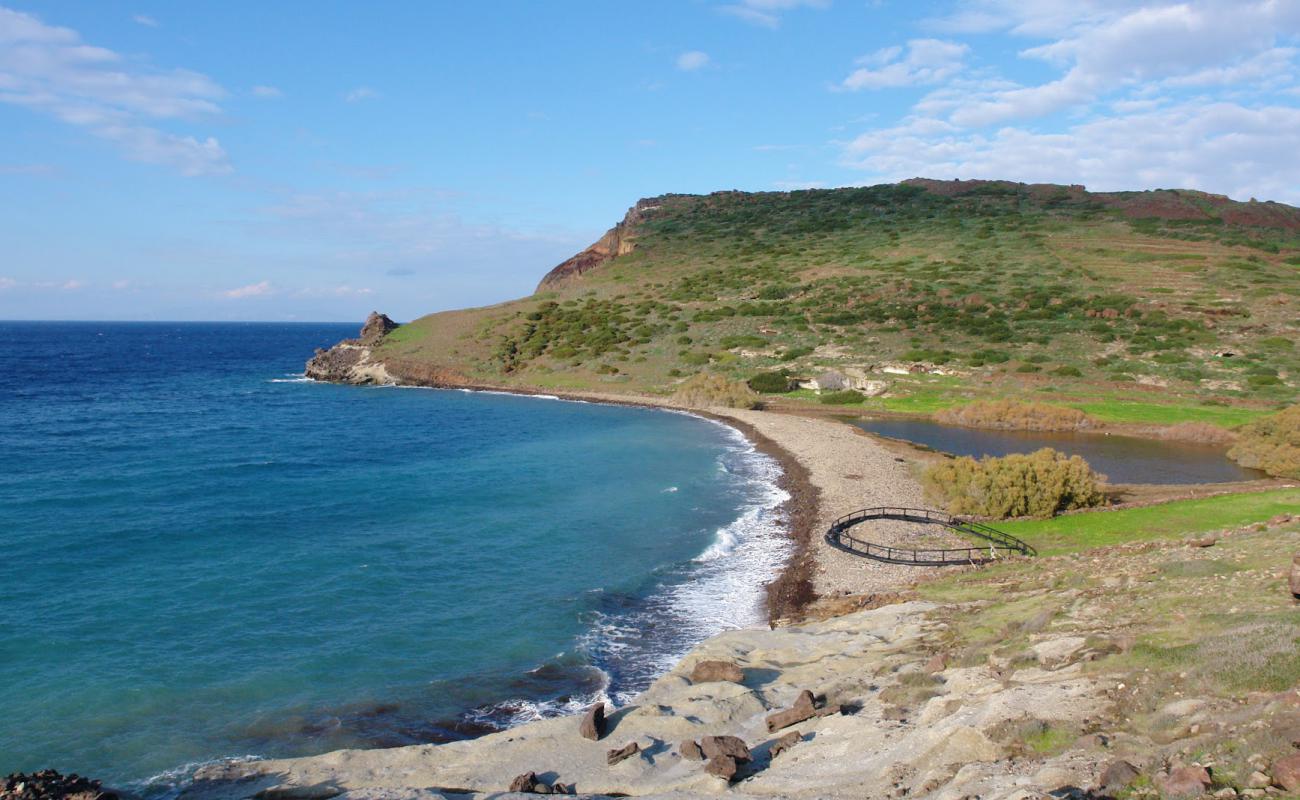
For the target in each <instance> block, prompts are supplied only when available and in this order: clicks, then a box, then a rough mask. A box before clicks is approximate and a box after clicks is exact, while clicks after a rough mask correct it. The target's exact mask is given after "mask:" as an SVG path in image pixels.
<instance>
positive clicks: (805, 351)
mask: <svg viewBox="0 0 1300 800" xmlns="http://www.w3.org/2000/svg"><path fill="white" fill-rule="evenodd" d="M812 351H813V349H812V348H811V347H791V348H790V349H789V350H786V351H785V352H784V353H782V354H781V360H782V361H794V360H795V359H796V358H803V357H804V356H806V355H811V354H812Z"/></svg>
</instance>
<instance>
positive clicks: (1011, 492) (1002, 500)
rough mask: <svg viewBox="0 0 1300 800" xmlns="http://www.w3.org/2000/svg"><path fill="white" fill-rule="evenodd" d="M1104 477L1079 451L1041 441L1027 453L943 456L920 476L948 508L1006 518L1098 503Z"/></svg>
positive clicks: (1048, 513) (1102, 497)
mask: <svg viewBox="0 0 1300 800" xmlns="http://www.w3.org/2000/svg"><path fill="white" fill-rule="evenodd" d="M1104 481H1105V478H1104V476H1101V475H1098V474H1097V473H1096V472H1093V470H1092V468H1091V467H1090V466H1088V462H1087V461H1084V460H1083V459H1082V458H1080V457H1079V456H1069V457H1067V456H1066V455H1065V454H1064V453H1060V452H1058V451H1056V450H1053V449H1051V448H1050V447H1044V448H1043V449H1041V450H1039V451H1037V452H1034V453H1030V454H1028V455H1023V454H1019V453H1013V454H1011V455H1007V456H1002V457H1000V458H995V457H991V456H989V457H985V458H982V459H980V460H979V461H976V460H975V459H973V458H970V457H969V456H963V457H961V458H955V459H952V460H949V461H943V462H940V463H937V464H933V465H931V466H930V467H928V468H926V470H925V472H924V474H923V475H922V481H921V482H922V485H923V486H924V487H925V491H926V494H927V495H929V496H930V497H931V499H934V500H937V501H939V502H941V503H943V504H944V507H945V508H946V509H947V510H948V512H949V513H950V514H973V515H976V516H980V517H990V518H994V519H1007V518H1009V517H1050V516H1052V515H1054V514H1057V513H1059V512H1061V511H1068V510H1070V509H1075V508H1088V507H1091V506H1098V505H1101V504H1103V503H1104V502H1105V501H1106V496H1105V495H1104V494H1103V493H1102V491H1101V486H1102V484H1103V483H1104Z"/></svg>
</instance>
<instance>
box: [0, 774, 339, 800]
mask: <svg viewBox="0 0 1300 800" xmlns="http://www.w3.org/2000/svg"><path fill="white" fill-rule="evenodd" d="M335 794H338V792H337V791H335ZM0 798H5V800H9V798H14V799H15V800H28V798H31V800H38V799H39V800H63V799H64V798H66V799H67V800H117V795H116V794H114V793H112V792H108V791H104V790H103V789H102V788H101V787H100V783H99V781H95V780H91V779H90V778H85V777H82V776H81V775H78V774H76V773H75V772H74V773H72V774H70V775H62V774H60V773H59V772H58V771H57V770H52V769H43V770H40V771H38V772H28V773H24V772H15V773H12V774H10V775H8V776H6V777H5V778H4V779H3V780H0Z"/></svg>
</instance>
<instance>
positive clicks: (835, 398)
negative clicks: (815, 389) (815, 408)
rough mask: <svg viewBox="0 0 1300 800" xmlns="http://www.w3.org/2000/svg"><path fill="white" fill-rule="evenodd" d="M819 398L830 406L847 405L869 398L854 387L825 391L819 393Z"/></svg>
mask: <svg viewBox="0 0 1300 800" xmlns="http://www.w3.org/2000/svg"><path fill="white" fill-rule="evenodd" d="M817 399H818V400H820V401H822V402H823V403H825V404H826V405H828V406H847V405H852V404H853V403H861V402H862V401H863V400H866V399H867V396H866V395H864V394H863V393H862V392H859V391H856V390H854V389H844V390H843V391H839V392H823V393H822V394H820V395H818V397H817Z"/></svg>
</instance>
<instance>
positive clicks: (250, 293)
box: [221, 281, 274, 300]
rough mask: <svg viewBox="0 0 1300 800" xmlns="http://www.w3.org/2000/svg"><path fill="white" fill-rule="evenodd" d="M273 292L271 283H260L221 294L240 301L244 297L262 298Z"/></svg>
mask: <svg viewBox="0 0 1300 800" xmlns="http://www.w3.org/2000/svg"><path fill="white" fill-rule="evenodd" d="M272 291H274V290H273V289H272V288H271V282H270V281H259V282H258V283H250V284H248V285H247V286H240V287H239V288H237V289H230V290H227V291H224V292H222V293H221V294H222V295H224V296H226V297H230V298H234V299H236V300H238V299H240V298H243V297H261V296H263V295H268V294H271V292H272Z"/></svg>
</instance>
